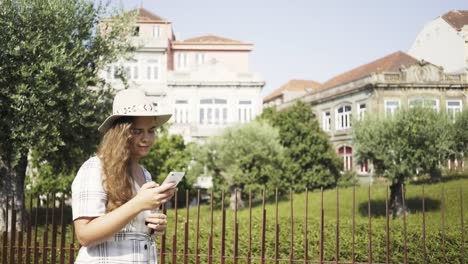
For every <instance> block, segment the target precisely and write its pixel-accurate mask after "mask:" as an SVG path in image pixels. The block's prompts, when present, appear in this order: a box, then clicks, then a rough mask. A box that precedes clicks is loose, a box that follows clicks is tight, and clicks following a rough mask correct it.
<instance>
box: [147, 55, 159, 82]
mask: <svg viewBox="0 0 468 264" xmlns="http://www.w3.org/2000/svg"><path fill="white" fill-rule="evenodd" d="M147 64H148V65H147V66H146V79H148V80H158V79H159V60H158V59H151V60H148V62H147Z"/></svg>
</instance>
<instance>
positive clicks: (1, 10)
mask: <svg viewBox="0 0 468 264" xmlns="http://www.w3.org/2000/svg"><path fill="white" fill-rule="evenodd" d="M108 10H109V9H108V8H107V7H105V6H103V5H101V4H95V3H94V2H93V1H86V0H66V1H65V0H49V1H40V0H34V1H29V0H5V1H0V31H1V32H2V34H0V46H1V47H2V52H1V53H0V87H1V89H0V113H1V118H0V137H1V142H0V179H1V180H0V199H1V201H0V204H1V206H2V207H3V206H5V200H4V199H5V197H6V196H7V195H11V194H13V195H14V197H15V201H16V203H15V205H14V208H15V209H16V210H19V211H20V212H22V210H23V209H24V182H25V172H26V167H27V165H28V157H30V156H31V157H34V160H36V161H37V164H41V165H44V166H48V170H50V171H49V174H48V175H49V176H54V177H56V178H59V177H57V176H60V175H70V174H72V173H73V172H74V171H75V170H76V168H77V167H78V166H79V164H81V163H82V162H83V160H84V159H85V158H86V157H88V156H89V155H91V154H92V153H93V152H94V150H95V148H96V143H97V142H98V140H99V134H98V133H97V129H96V128H97V127H98V125H99V123H100V122H101V121H102V120H103V119H104V117H105V115H106V114H107V113H108V112H109V110H110V100H111V91H110V89H109V87H108V86H107V85H106V84H105V83H104V81H103V80H102V79H100V78H99V76H98V73H99V71H100V70H102V69H103V67H104V65H106V64H108V63H110V62H112V61H114V60H116V59H117V58H118V57H119V56H120V55H122V54H124V53H126V52H128V51H131V50H132V48H131V46H130V45H129V44H128V42H127V40H126V36H127V32H129V30H130V28H129V27H127V26H125V25H126V24H127V22H128V19H130V15H128V16H122V15H121V16H118V15H119V14H120V13H118V12H117V13H115V14H116V16H115V19H114V21H115V22H114V23H113V24H112V28H108V29H106V32H107V33H106V34H100V33H101V28H100V25H99V23H100V19H101V18H102V17H104V16H108V15H110V14H111V13H109V11H108ZM90 87H94V88H90ZM10 208H11V207H10ZM0 212H1V213H0V214H2V213H4V210H0ZM0 219H2V220H3V219H4V217H3V215H0ZM19 222H21V221H19ZM2 228H3V223H1V222H0V229H2Z"/></svg>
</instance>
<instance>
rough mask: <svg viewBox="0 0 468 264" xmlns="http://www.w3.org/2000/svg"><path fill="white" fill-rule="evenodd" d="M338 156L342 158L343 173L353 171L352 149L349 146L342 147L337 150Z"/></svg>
mask: <svg viewBox="0 0 468 264" xmlns="http://www.w3.org/2000/svg"><path fill="white" fill-rule="evenodd" d="M338 155H340V156H341V157H342V158H343V169H344V170H345V171H348V170H352V169H353V149H352V148H351V147H349V146H342V147H340V148H339V149H338Z"/></svg>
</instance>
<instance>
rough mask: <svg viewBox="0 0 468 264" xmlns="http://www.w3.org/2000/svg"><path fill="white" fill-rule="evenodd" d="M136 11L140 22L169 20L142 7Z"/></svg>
mask: <svg viewBox="0 0 468 264" xmlns="http://www.w3.org/2000/svg"><path fill="white" fill-rule="evenodd" d="M136 12H137V14H138V15H137V17H136V18H137V21H138V22H155V21H161V22H167V21H166V20H165V19H164V18H162V17H160V16H158V15H156V14H154V13H152V12H150V11H148V10H147V9H144V8H142V7H140V8H138V9H136Z"/></svg>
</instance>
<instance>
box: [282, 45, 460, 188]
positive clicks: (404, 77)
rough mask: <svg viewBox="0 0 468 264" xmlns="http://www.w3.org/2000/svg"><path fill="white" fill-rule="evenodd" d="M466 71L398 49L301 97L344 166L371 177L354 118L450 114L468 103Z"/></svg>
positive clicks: (362, 176)
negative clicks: (415, 110)
mask: <svg viewBox="0 0 468 264" xmlns="http://www.w3.org/2000/svg"><path fill="white" fill-rule="evenodd" d="M467 93H468V81H467V74H466V73H458V74H453V73H451V74H449V73H446V72H444V71H443V68H442V67H439V66H436V65H434V64H431V63H428V62H425V61H419V60H417V59H415V58H414V57H412V56H410V55H408V54H406V53H404V52H401V51H398V52H395V53H392V54H390V55H388V56H385V57H383V58H380V59H377V60H375V61H372V62H370V63H367V64H365V65H361V66H359V67H356V68H354V69H352V70H350V71H347V72H345V73H343V74H340V75H338V76H335V77H333V78H331V79H330V80H328V81H326V82H325V83H323V84H322V85H320V86H319V87H318V88H317V90H316V91H315V92H312V93H309V94H307V95H305V96H303V97H300V98H297V99H295V100H292V101H289V102H286V103H283V104H281V105H279V109H282V108H285V107H288V106H291V105H292V104H294V103H295V102H296V101H297V100H302V101H304V102H307V103H309V104H310V105H311V107H312V109H313V111H314V113H315V115H316V117H317V119H318V120H319V122H320V125H321V127H322V129H323V130H324V131H326V133H328V135H329V136H330V140H331V142H332V144H333V145H334V147H335V149H336V151H337V153H338V154H339V155H340V156H341V157H342V158H343V164H344V168H343V169H344V170H355V171H356V172H357V173H358V175H360V176H361V180H367V179H370V180H372V177H370V176H372V164H369V163H365V164H357V163H356V159H355V158H354V152H355V151H354V148H353V142H352V127H353V124H352V123H353V120H355V119H357V120H359V119H361V118H362V117H363V116H364V115H365V114H366V113H367V112H372V113H380V114H382V115H386V116H388V115H392V114H393V113H394V112H395V110H396V109H398V108H400V107H411V106H412V105H414V104H423V105H427V106H431V107H433V108H434V109H436V110H437V111H445V112H447V113H448V114H449V115H450V116H451V117H454V116H455V114H456V113H458V112H461V111H462V109H463V107H466V105H467V103H468V97H467Z"/></svg>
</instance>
